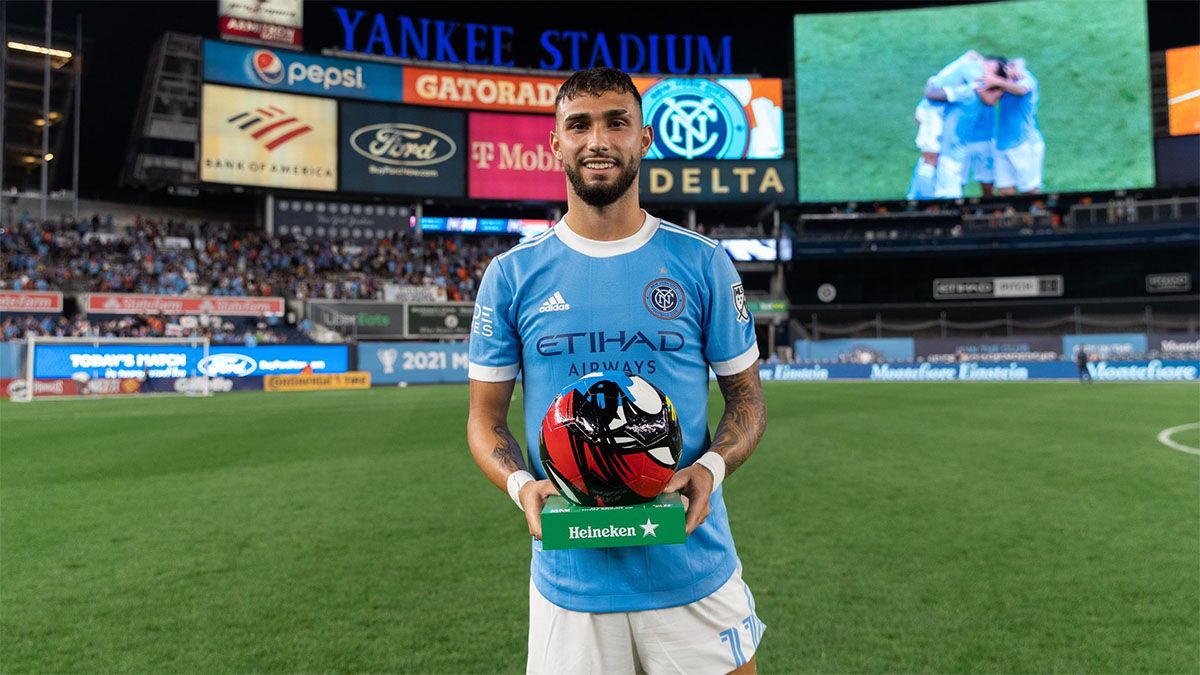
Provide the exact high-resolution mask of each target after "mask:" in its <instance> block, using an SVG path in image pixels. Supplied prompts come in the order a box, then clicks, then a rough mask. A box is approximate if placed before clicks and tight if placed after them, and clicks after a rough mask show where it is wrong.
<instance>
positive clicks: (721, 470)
mask: <svg viewBox="0 0 1200 675" xmlns="http://www.w3.org/2000/svg"><path fill="white" fill-rule="evenodd" d="M696 463H697V464H699V465H700V466H702V467H704V468H706V469H708V470H709V471H710V472H712V475H713V492H716V491H717V488H719V487H721V481H723V480H725V458H724V457H722V456H720V455H718V454H717V453H715V452H713V451H712V450H709V451H708V452H706V453H704V455H702V456H701V457H700V459H698V460H696Z"/></svg>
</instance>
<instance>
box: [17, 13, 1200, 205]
mask: <svg viewBox="0 0 1200 675" xmlns="http://www.w3.org/2000/svg"><path fill="white" fill-rule="evenodd" d="M5 4H6V5H7V19H8V21H9V23H10V25H13V24H20V25H24V26H31V27H35V28H39V29H40V27H41V25H42V19H43V16H44V13H45V5H44V3H43V2H40V1H15V2H14V1H10V2H7V3H5ZM931 4H935V3H931V2H920V3H898V2H886V3H885V2H770V3H764V2H737V3H734V2H708V3H706V2H686V3H685V2H646V1H643V2H604V3H596V2H528V3H512V2H492V3H467V2H461V3H459V2H403V3H382V2H354V1H353V0H346V1H345V2H337V3H333V2H313V1H307V2H305V3H304V47H305V51H308V52H312V53H317V52H319V51H320V50H321V49H322V48H325V47H337V46H339V44H340V41H341V39H342V30H341V28H340V23H339V21H338V19H337V17H336V15H335V14H334V11H333V7H334V6H335V5H341V6H345V7H349V8H352V9H363V10H366V11H367V12H368V14H370V13H372V12H374V11H381V12H384V13H386V14H389V15H396V14H403V15H405V16H409V17H414V18H418V17H419V18H429V19H446V20H454V21H471V22H476V23H484V24H500V25H507V26H513V27H514V29H515V39H514V40H513V44H514V53H512V54H511V57H512V58H514V59H515V60H516V62H517V63H516V65H517V66H518V67H522V66H524V67H536V65H537V63H536V61H537V59H538V58H540V57H541V56H542V51H541V50H540V47H539V45H538V44H537V35H538V34H540V33H541V32H542V31H543V30H546V29H556V30H583V31H588V32H591V33H596V32H604V33H606V34H609V35H610V36H614V35H615V34H617V33H634V34H637V35H649V34H653V33H659V34H661V33H673V34H684V33H687V34H695V35H701V34H703V35H708V36H716V35H731V36H732V37H733V41H732V45H733V48H732V66H733V70H734V72H737V73H757V74H760V75H763V76H768V77H791V69H792V15H793V14H795V13H797V12H800V13H807V12H830V11H859V10H861V11H866V10H879V9H891V8H901V7H905V8H912V7H917V6H928V5H931ZM955 4H961V3H955ZM1102 7H1103V2H1097V9H1098V10H1101V9H1102ZM53 8H54V27H55V29H56V30H57V31H62V32H64V33H68V34H71V35H73V34H74V32H75V20H76V18H75V17H76V16H82V17H83V33H84V41H85V45H84V55H85V59H86V60H85V62H84V63H85V70H84V85H83V86H84V98H83V124H82V135H83V154H82V164H81V170H80V173H81V176H80V182H81V186H80V193H81V196H83V197H91V198H96V197H105V198H114V197H122V196H124V197H127V198H128V197H130V195H121V194H119V192H118V191H117V187H116V186H117V180H118V177H119V175H120V172H121V165H122V163H123V162H124V158H125V148H126V146H127V144H128V141H129V133H130V127H131V125H132V121H133V116H134V110H135V107H136V105H137V103H138V98H139V94H140V89H141V86H142V80H143V77H144V76H145V65H146V63H147V61H148V59H149V56H150V48H151V46H152V45H153V44H154V42H155V40H157V39H158V37H159V36H160V35H162V34H163V33H164V32H166V31H177V32H181V33H187V34H193V35H197V34H198V35H202V36H204V37H210V38H216V37H218V35H217V3H216V2H215V0H214V1H207V2H99V1H97V2H65V1H61V0H60V1H57V2H55V3H54V5H53ZM514 8H516V9H518V10H519V11H514ZM1149 21H1150V49H1151V51H1158V50H1162V49H1168V48H1171V47H1177V46H1185V45H1193V44H1197V43H1200V3H1196V2H1191V1H1188V0H1180V1H1178V2H1176V1H1169V0H1168V1H1162V0H1155V1H1153V2H1150V4H1149ZM10 30H11V29H10Z"/></svg>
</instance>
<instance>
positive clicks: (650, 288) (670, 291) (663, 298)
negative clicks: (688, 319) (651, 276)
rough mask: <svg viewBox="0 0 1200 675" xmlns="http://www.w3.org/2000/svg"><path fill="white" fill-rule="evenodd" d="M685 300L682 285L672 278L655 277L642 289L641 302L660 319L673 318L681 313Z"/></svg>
mask: <svg viewBox="0 0 1200 675" xmlns="http://www.w3.org/2000/svg"><path fill="white" fill-rule="evenodd" d="M685 302H686V298H685V297H684V295H683V287H682V286H680V285H679V282H677V281H675V280H674V279H666V278H663V279H655V280H654V281H651V282H650V283H648V284H646V289H645V290H643V291H642V303H643V304H645V305H646V309H647V310H649V311H650V313H651V314H653V315H654V316H656V317H658V318H660V319H668V320H669V319H674V318H676V317H678V316H679V315H680V314H683V306H684V303H685Z"/></svg>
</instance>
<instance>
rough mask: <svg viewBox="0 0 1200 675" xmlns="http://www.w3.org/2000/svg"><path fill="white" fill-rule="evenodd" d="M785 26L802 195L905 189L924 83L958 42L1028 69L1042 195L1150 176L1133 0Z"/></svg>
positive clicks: (1005, 5) (886, 193)
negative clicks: (1041, 160) (1033, 84)
mask: <svg viewBox="0 0 1200 675" xmlns="http://www.w3.org/2000/svg"><path fill="white" fill-rule="evenodd" d="M795 24H796V31H795V42H796V97H797V104H796V125H797V134H796V135H797V143H798V145H799V157H800V170H799V188H800V199H801V200H802V201H833V200H840V199H903V198H904V195H905V194H906V193H907V192H908V184H909V180H910V178H911V177H912V170H913V164H914V163H915V162H916V160H917V156H918V151H917V148H916V146H915V145H914V143H913V137H914V136H915V135H916V131H917V127H916V126H915V125H914V124H913V119H912V117H913V109H914V108H915V107H916V105H917V101H918V100H919V99H920V97H921V93H922V92H923V91H924V88H925V80H926V78H928V77H930V76H932V75H933V74H935V73H937V72H938V70H940V69H941V68H942V66H944V65H946V64H947V63H950V62H951V61H953V60H954V59H955V58H957V57H958V56H959V55H960V54H962V53H963V52H964V51H966V50H967V49H975V50H976V51H979V52H981V53H983V54H999V55H1003V56H1007V57H1009V58H1013V57H1024V58H1025V59H1026V61H1027V62H1028V64H1029V69H1030V70H1031V71H1032V72H1033V73H1034V75H1036V76H1037V78H1038V80H1039V83H1040V86H1041V92H1040V96H1041V99H1040V106H1039V109H1038V121H1039V124H1040V126H1041V130H1042V134H1043V135H1044V136H1045V139H1046V160H1045V173H1044V176H1045V184H1046V191H1047V192H1069V191H1086V190H1104V189H1114V188H1130V187H1144V186H1148V185H1153V184H1154V155H1153V147H1152V141H1151V128H1150V126H1151V125H1150V101H1149V91H1150V79H1149V78H1150V76H1149V59H1150V57H1149V54H1148V51H1147V50H1148V47H1147V32H1146V3H1145V2H1143V1H1142V0H1105V2H1099V3H1098V2H1092V1H1091V0H1019V1H1014V2H1001V3H992V4H983V5H970V6H965V7H953V8H934V9H914V10H905V11H887V12H855V13H853V14H826V15H822V14H804V15H799V16H797V17H796V20H795ZM967 194H968V196H972V195H978V194H979V186H978V184H977V183H974V182H972V183H970V184H969V185H968V190H967Z"/></svg>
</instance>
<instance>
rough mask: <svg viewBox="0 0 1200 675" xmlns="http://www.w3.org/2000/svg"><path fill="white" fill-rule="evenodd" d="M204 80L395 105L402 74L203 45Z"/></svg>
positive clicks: (374, 66)
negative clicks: (389, 102) (392, 103)
mask: <svg viewBox="0 0 1200 675" xmlns="http://www.w3.org/2000/svg"><path fill="white" fill-rule="evenodd" d="M204 80H205V81H206V82H217V83H220V84H229V85H233V86H235V87H251V88H253V89H270V90H272V91H278V92H284V93H291V94H310V95H314V96H326V97H334V98H357V99H366V100H370V101H394V102H399V101H400V100H401V97H402V94H401V89H402V88H403V86H404V70H403V69H402V68H401V67H399V66H393V65H388V64H384V63H375V62H372V61H351V60H349V59H334V58H328V57H325V56H317V55H315V54H306V53H299V52H289V51H283V50H274V49H269V48H265V47H259V48H256V47H243V46H241V45H233V44H229V43H227V42H217V41H215V40H205V41H204Z"/></svg>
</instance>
